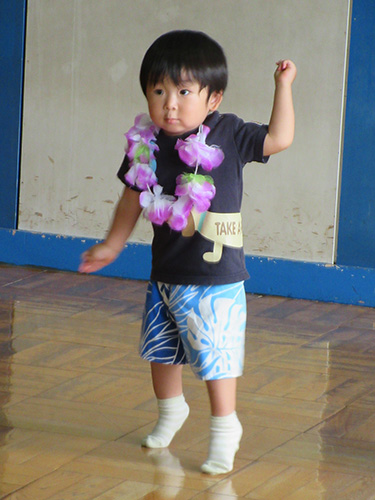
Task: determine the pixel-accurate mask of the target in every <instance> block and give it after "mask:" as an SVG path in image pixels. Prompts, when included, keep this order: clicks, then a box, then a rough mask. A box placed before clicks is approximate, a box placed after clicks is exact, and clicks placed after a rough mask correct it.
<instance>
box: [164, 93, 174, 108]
mask: <svg viewBox="0 0 375 500" xmlns="http://www.w3.org/2000/svg"><path fill="white" fill-rule="evenodd" d="M176 106H177V99H176V96H175V95H174V94H167V96H166V99H165V103H164V107H165V109H175V108H176Z"/></svg>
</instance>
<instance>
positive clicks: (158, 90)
mask: <svg viewBox="0 0 375 500" xmlns="http://www.w3.org/2000/svg"><path fill="white" fill-rule="evenodd" d="M154 94H156V95H163V90H162V89H154Z"/></svg>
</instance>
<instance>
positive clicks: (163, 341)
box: [140, 282, 246, 380]
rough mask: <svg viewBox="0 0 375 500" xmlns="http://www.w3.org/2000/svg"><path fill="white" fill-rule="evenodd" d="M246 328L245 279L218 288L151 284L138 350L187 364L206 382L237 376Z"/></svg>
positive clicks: (163, 360)
mask: <svg viewBox="0 0 375 500" xmlns="http://www.w3.org/2000/svg"><path fill="white" fill-rule="evenodd" d="M245 328H246V296H245V289H244V285H243V282H240V283H232V284H229V285H214V286H206V285H205V286H201V285H167V284H164V283H159V282H150V283H149V285H148V290H147V297H146V305H145V313H144V317H143V325H142V333H141V340H140V354H141V357H142V358H144V359H147V360H148V361H153V362H155V363H163V364H177V365H179V364H186V363H189V364H190V366H191V368H192V370H193V372H194V373H195V375H196V376H197V377H198V378H200V379H202V380H215V379H221V378H232V377H239V376H240V375H241V374H242V371H243V360H244V351H245V349H244V346H245Z"/></svg>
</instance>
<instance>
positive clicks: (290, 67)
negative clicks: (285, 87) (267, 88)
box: [274, 59, 297, 85]
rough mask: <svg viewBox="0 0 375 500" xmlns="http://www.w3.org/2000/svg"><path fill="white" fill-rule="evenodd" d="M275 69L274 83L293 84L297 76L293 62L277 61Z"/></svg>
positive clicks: (287, 60)
mask: <svg viewBox="0 0 375 500" xmlns="http://www.w3.org/2000/svg"><path fill="white" fill-rule="evenodd" d="M276 64H277V68H276V71H275V74H274V76H275V83H276V85H277V84H278V83H289V84H290V85H291V84H292V83H293V82H294V79H295V77H296V75H297V68H296V65H295V64H294V62H293V61H290V60H289V59H283V60H281V61H278V62H277V63H276Z"/></svg>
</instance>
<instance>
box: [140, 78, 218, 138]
mask: <svg viewBox="0 0 375 500" xmlns="http://www.w3.org/2000/svg"><path fill="white" fill-rule="evenodd" d="M182 77H184V75H182ZM146 97H147V102H148V109H149V113H150V117H151V120H152V121H153V122H154V123H155V125H157V126H158V127H160V128H161V129H163V130H164V132H165V133H166V134H167V135H182V134H185V133H186V132H190V131H191V130H194V129H196V128H197V127H199V125H200V124H201V123H202V122H203V121H204V120H205V118H206V116H207V115H208V113H209V112H210V111H215V110H216V109H217V108H218V107H219V105H220V102H221V100H222V93H217V92H214V93H212V94H211V96H210V97H209V98H208V89H207V87H205V88H203V89H201V88H200V84H199V83H198V82H197V81H191V80H189V79H188V78H185V79H184V78H182V79H181V82H180V83H179V84H178V85H176V84H175V83H174V82H173V81H172V80H171V79H169V78H166V79H164V80H163V81H162V82H159V83H157V84H156V85H154V86H153V85H149V86H148V87H147V92H146Z"/></svg>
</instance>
